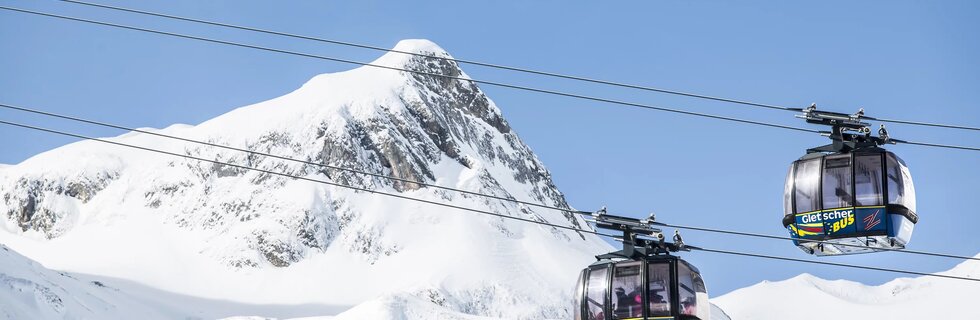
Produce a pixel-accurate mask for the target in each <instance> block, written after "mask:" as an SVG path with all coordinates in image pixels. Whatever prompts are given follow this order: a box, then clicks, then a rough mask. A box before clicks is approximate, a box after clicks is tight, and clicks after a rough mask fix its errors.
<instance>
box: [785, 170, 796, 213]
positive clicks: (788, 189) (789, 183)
mask: <svg viewBox="0 0 980 320" xmlns="http://www.w3.org/2000/svg"><path fill="white" fill-rule="evenodd" d="M793 167H794V166H792V165H791V166H789V173H787V174H786V185H785V187H784V188H783V215H791V214H793Z"/></svg>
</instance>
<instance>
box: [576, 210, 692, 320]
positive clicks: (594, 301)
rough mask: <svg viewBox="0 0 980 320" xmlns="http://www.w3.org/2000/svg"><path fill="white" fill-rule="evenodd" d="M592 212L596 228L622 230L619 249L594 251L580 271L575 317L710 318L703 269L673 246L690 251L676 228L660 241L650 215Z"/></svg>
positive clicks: (593, 319) (580, 319) (585, 319)
mask: <svg viewBox="0 0 980 320" xmlns="http://www.w3.org/2000/svg"><path fill="white" fill-rule="evenodd" d="M604 211H605V210H600V211H599V213H597V214H595V215H593V218H595V220H594V222H595V224H596V227H597V228H603V229H610V230H617V231H622V232H623V237H622V238H617V240H620V241H622V243H623V249H622V250H619V251H616V252H611V253H607V254H603V255H599V256H596V260H598V261H597V262H595V263H593V264H592V265H590V266H588V267H587V268H585V269H584V270H582V272H581V273H580V274H579V278H578V283H577V285H576V287H575V292H574V295H575V302H574V303H575V305H574V308H573V310H574V311H573V313H574V316H575V317H574V319H575V320H614V319H678V320H682V319H699V320H708V319H709V317H710V311H711V307H710V303H709V302H708V292H707V289H706V288H705V285H704V281H703V280H702V278H701V273H700V272H699V271H698V269H697V268H696V267H694V266H693V265H691V264H690V263H688V262H687V261H684V259H681V258H680V257H678V256H675V255H671V254H670V253H671V252H677V251H690V249H689V248H688V247H686V246H685V245H684V243H683V242H682V240H681V238H680V235H679V234H675V236H674V243H668V242H665V241H664V235H663V234H662V233H661V231H660V230H659V229H656V228H653V227H651V224H655V222H653V219H652V218H651V219H644V220H640V219H634V218H627V217H618V216H610V215H606V214H605V212H604Z"/></svg>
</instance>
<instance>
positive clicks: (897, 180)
mask: <svg viewBox="0 0 980 320" xmlns="http://www.w3.org/2000/svg"><path fill="white" fill-rule="evenodd" d="M886 158H887V160H886V161H887V162H886V169H885V170H887V171H886V172H887V173H888V177H887V181H888V203H892V204H899V205H902V206H905V207H906V208H908V209H909V210H911V211H912V212H915V186H914V185H913V184H912V174H911V173H910V172H909V168H908V167H906V166H905V162H903V161H901V160H900V159H898V157H896V156H895V155H894V154H891V153H889V154H888V156H887V157H886Z"/></svg>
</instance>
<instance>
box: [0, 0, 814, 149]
mask: <svg viewBox="0 0 980 320" xmlns="http://www.w3.org/2000/svg"><path fill="white" fill-rule="evenodd" d="M0 9H2V10H8V11H15V12H20V13H27V14H32V15H39V16H45V17H50V18H57V19H64V20H71V21H77V22H84V23H90V24H97V25H102V26H107V27H114V28H121V29H128V30H133V31H140V32H148V33H155V34H160V35H166V36H172V37H178V38H185V39H192V40H198V41H204V42H211V43H217V44H224V45H230V46H236V47H243V48H250V49H256V50H262V51H269V52H275V53H282V54H287V55H294V56H300V57H307V58H314V59H321V60H328V61H334V62H340V63H346V64H353V65H360V66H367V67H374V68H381V69H388V70H395V71H402V72H409V73H415V74H421V75H427V76H434V77H441V78H446V79H452V80H458V81H466V82H472V83H478V84H485V85H490V86H496V87H502V88H509V89H515V90H522V91H528V92H536V93H543V94H549V95H555V96H562V97H568V98H576V99H582V100H589V101H596V102H603V103H609V104H617V105H623V106H628V107H635V108H641V109H650V110H658V111H664V112H671V113H678V114H685V115H691V116H697V117H704V118H712V119H718V120H726V121H733V122H740V123H747V124H754V125H759V126H765V127H773V128H781V129H787V130H795V131H802V132H809V133H820V131H817V130H812V129H804V128H797V127H792V126H787V125H781V124H774V123H767V122H762V121H754V120H746V119H740V118H733V117H726V116H720V115H714V114H708V113H700V112H693V111H686V110H681V109H674V108H666V107H659V106H653V105H648V104H642V103H634V102H627V101H620V100H614V99H607V98H600V97H594V96H587V95H582V94H576V93H570V92H564V91H556V90H549V89H540V88H533V87H527V86H520V85H513V84H508V83H503V82H495V81H487V80H477V79H470V78H466V77H460V76H450V75H444V74H439V73H432V72H425V71H418V70H410V69H405V68H398V67H392V66H386V65H380V64H373V63H367V62H360V61H355V60H349V59H341V58H334V57H329V56H323V55H316V54H310V53H303V52H297V51H289V50H282V49H276V48H271V47H263V46H257V45H251V44H245V43H240V42H232V41H225V40H218V39H211V38H204V37H198V36H192V35H186V34H180V33H174V32H168V31H159V30H153V29H146V28H140V27H133V26H128V25H122V24H115V23H109V22H102V21H96V20H89V19H83V18H76V17H70V16H63V15H57V14H51V13H45V12H39V11H32V10H26V9H18V8H12V7H6V6H0Z"/></svg>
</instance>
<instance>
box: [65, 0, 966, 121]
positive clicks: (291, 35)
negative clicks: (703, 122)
mask: <svg viewBox="0 0 980 320" xmlns="http://www.w3.org/2000/svg"><path fill="white" fill-rule="evenodd" d="M61 1H63V2H68V3H73V4H78V5H83V6H90V7H97V8H102V9H109V10H116V11H123V12H129V13H136V14H141V15H148V16H155V17H160V18H167V19H172V20H180V21H186V22H193V23H200V24H206V25H212V26H218V27H224V28H231V29H238V30H245V31H250V32H258V33H264V34H269V35H275V36H282V37H289V38H294V39H301V40H310V41H316V42H321V43H330V44H335V45H342V46H348V47H355V48H362V49H369V50H375V51H382V52H394V53H400V54H407V55H413V56H416V57H425V58H432V59H440V60H445V61H452V62H456V63H464V64H470V65H476V66H481V67H488V68H495V69H501V70H508V71H516V72H522V73H528V74H534V75H541V76H547V77H553V78H561V79H568V80H575V81H582V82H590V83H596V84H602V85H608V86H614V87H622V88H628V89H636V90H644V91H651V92H658V93H665V94H672V95H678V96H684V97H690V98H697V99H704V100H713V101H720V102H727V103H734V104H741V105H746V106H751V107H759V108H766V109H772V110H782V111H793V112H799V111H802V109H801V108H791V107H785V106H780V105H774V104H767V103H759V102H752V101H746V100H738V99H731V98H724V97H717V96H709V95H703V94H697V93H691V92H684V91H679V90H669V89H663V88H656V87H650V86H643V85H637V84H629V83H623V82H616V81H608V80H600V79H594V78H588V77H582V76H575V75H568V74H561V73H556V72H548V71H541V70H534V69H529V68H520V67H512V66H506V65H501V64H493V63H486V62H479V61H475V60H467V59H459V58H448V57H439V56H433V55H427V54H423V53H418V52H410V51H403V50H396V49H391V48H384V47H379V46H372V45H367V44H361V43H355V42H350V41H340V40H334V39H326V38H322V37H314V36H308V35H301V34H295V33H287V32H281V31H275V30H269V29H261V28H256V27H249V26H242V25H234V24H230V23H223V22H217V21H209V20H202V19H195V18H189V17H183V16H177V15H171V14H165V13H159V12H152V11H146V10H137V9H131V8H125V7H119V6H111V5H106V4H100V3H93V2H85V1H77V0H61ZM867 118H868V119H871V120H877V121H881V122H888V123H900V124H908V125H918V126H929V127H939V128H949V129H961V130H973V131H980V127H971V126H962V125H950V124H941V123H928V122H920V121H909V120H898V119H886V118H873V117H867Z"/></svg>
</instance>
